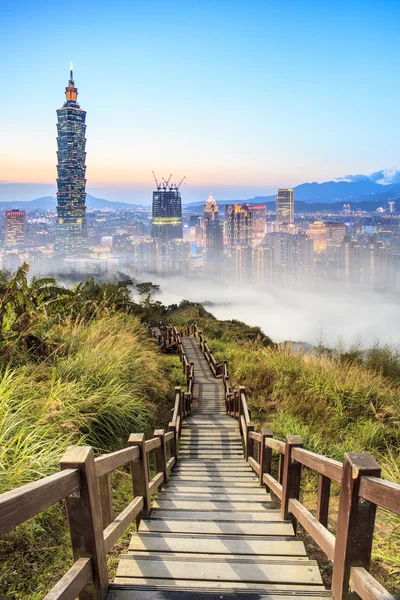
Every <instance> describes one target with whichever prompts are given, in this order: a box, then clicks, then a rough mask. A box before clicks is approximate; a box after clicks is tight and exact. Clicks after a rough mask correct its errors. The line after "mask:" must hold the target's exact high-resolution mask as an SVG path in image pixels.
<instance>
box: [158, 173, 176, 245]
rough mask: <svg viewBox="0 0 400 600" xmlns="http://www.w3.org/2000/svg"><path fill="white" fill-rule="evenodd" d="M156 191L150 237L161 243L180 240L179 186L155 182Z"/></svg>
mask: <svg viewBox="0 0 400 600" xmlns="http://www.w3.org/2000/svg"><path fill="white" fill-rule="evenodd" d="M156 184H157V190H156V191H154V192H153V213H152V228H151V237H152V238H153V239H157V240H160V241H162V242H168V241H170V240H181V239H182V238H183V229H182V200H181V193H180V191H179V185H175V184H171V185H170V184H169V182H166V181H165V182H164V184H160V183H158V182H157V180H156Z"/></svg>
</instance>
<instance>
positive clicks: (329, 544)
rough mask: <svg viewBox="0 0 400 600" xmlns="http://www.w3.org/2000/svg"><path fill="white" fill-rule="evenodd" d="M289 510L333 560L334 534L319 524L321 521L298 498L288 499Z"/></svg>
mask: <svg viewBox="0 0 400 600" xmlns="http://www.w3.org/2000/svg"><path fill="white" fill-rule="evenodd" d="M289 510H290V511H291V513H292V514H293V515H294V516H295V517H296V519H297V520H298V521H299V523H300V524H301V525H302V526H303V527H304V529H305V530H306V531H307V532H308V533H309V534H310V535H311V537H312V538H313V540H314V541H315V542H316V543H317V544H318V546H319V547H320V548H321V549H322V550H323V551H324V552H325V554H326V555H327V557H328V558H329V560H333V556H334V553H335V536H334V535H332V533H331V532H330V531H328V530H327V529H326V528H325V527H324V526H323V525H321V523H320V522H319V521H318V520H317V519H316V518H315V517H314V516H313V515H312V514H311V513H310V512H309V511H308V510H307V509H306V508H305V507H304V506H303V505H302V504H301V503H300V502H299V501H298V500H289Z"/></svg>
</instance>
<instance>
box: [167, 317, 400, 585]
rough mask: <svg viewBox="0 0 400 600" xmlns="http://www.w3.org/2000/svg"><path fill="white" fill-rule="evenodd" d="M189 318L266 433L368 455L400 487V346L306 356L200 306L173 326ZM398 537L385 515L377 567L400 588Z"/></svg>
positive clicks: (325, 450)
mask: <svg viewBox="0 0 400 600" xmlns="http://www.w3.org/2000/svg"><path fill="white" fill-rule="evenodd" d="M188 316H190V319H189V322H191V321H196V322H197V324H198V326H199V327H200V328H201V329H202V331H203V332H204V334H205V336H206V338H207V341H208V343H209V345H210V347H211V349H212V350H213V351H214V355H215V357H216V359H217V360H219V361H220V360H227V361H228V369H229V374H230V378H231V385H235V386H236V385H244V386H246V397H247V401H248V404H249V408H250V409H251V412H252V420H253V421H255V423H256V426H257V428H258V429H259V430H260V429H261V428H269V429H272V431H273V433H274V436H275V437H277V438H279V439H284V438H285V436H286V435H289V434H292V435H293V434H297V435H299V436H301V438H302V439H303V442H304V446H305V447H306V448H307V449H309V450H312V451H314V452H317V453H321V454H326V455H328V456H330V457H332V458H335V459H337V460H342V459H343V455H344V453H345V452H348V451H353V452H355V451H368V452H370V453H371V454H372V455H373V456H374V457H375V458H376V460H377V461H378V463H379V465H380V466H381V467H382V476H384V477H387V478H388V479H390V480H392V481H395V482H397V483H400V450H399V448H400V352H399V349H398V348H397V347H395V346H391V345H384V346H381V345H380V344H379V343H378V342H377V343H376V344H375V345H374V346H373V347H372V348H370V349H368V350H364V349H362V348H361V346H358V347H357V348H356V347H353V348H351V349H350V350H349V351H345V350H344V349H343V348H341V349H340V351H338V349H336V350H329V349H326V348H321V349H320V351H319V352H314V353H313V354H305V353H301V352H298V351H294V350H293V349H292V348H291V347H290V345H285V346H284V347H278V346H276V345H274V344H270V343H268V340H266V339H265V338H264V339H263V338H262V336H261V335H260V334H258V333H257V332H256V331H254V330H253V331H252V329H253V328H248V327H247V326H246V325H245V324H243V323H241V324H240V325H238V324H237V322H234V323H232V322H225V321H216V320H215V319H214V318H213V317H212V315H207V314H205V311H204V309H203V311H202V312H197V314H196V308H195V307H190V308H186V309H185V310H182V311H178V312H176V313H175V314H174V315H172V318H171V321H172V322H174V323H176V324H178V325H181V324H183V323H182V320H184V319H185V318H187V317H188ZM224 330H225V331H224ZM242 334H243V335H242ZM313 495H314V496H315V490H313ZM399 532H400V522H399V519H398V518H395V517H394V516H393V515H389V514H382V513H381V512H380V513H379V519H378V522H377V535H376V536H375V545H374V557H375V561H378V563H379V568H378V567H377V565H378V563H377V562H375V569H377V570H378V572H379V575H381V576H382V574H383V579H384V583H385V584H386V585H388V586H392V587H398V586H399V585H400V564H399V560H398V557H399V556H400V533H399Z"/></svg>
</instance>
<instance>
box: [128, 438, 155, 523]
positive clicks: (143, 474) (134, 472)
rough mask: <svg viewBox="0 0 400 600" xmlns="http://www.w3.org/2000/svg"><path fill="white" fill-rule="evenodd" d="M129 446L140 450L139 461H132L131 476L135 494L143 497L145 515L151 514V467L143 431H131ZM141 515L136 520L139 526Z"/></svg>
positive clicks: (143, 512)
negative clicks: (149, 467) (149, 466)
mask: <svg viewBox="0 0 400 600" xmlns="http://www.w3.org/2000/svg"><path fill="white" fill-rule="evenodd" d="M128 444H129V446H134V447H137V448H138V449H139V451H140V458H139V461H138V462H132V463H131V476H132V487H133V494H134V496H135V497H138V496H140V497H142V498H143V511H142V514H143V515H144V516H146V515H148V514H150V511H151V507H150V493H149V469H148V462H147V453H146V450H145V438H144V434H143V433H131V435H130V436H129V441H128ZM140 516H141V515H139V517H138V518H137V520H136V526H137V527H138V526H139V521H140Z"/></svg>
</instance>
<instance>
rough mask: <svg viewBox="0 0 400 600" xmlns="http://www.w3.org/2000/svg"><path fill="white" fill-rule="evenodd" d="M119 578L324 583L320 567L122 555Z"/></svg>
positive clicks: (305, 564)
mask: <svg viewBox="0 0 400 600" xmlns="http://www.w3.org/2000/svg"><path fill="white" fill-rule="evenodd" d="M117 576H118V577H152V578H157V577H159V578H161V577H162V578H170V579H182V580H184V579H197V580H200V581H218V582H221V581H239V582H242V583H244V582H247V583H272V582H273V583H287V584H291V583H306V584H313V583H321V576H320V573H319V570H318V566H316V565H315V564H312V563H310V562H305V563H301V562H300V563H299V562H296V561H292V562H291V561H290V560H288V561H285V562H282V563H268V562H262V561H250V560H245V559H244V560H243V561H235V562H234V563H231V562H229V560H223V559H216V558H214V559H213V560H212V561H210V562H206V561H200V560H198V559H195V558H193V559H190V558H187V557H184V558H182V559H179V558H178V557H171V558H168V557H163V558H157V559H156V558H150V557H148V558H147V557H146V558H145V557H143V558H141V557H137V556H135V557H130V556H129V555H122V556H121V560H120V563H119V566H118V571H117Z"/></svg>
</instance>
